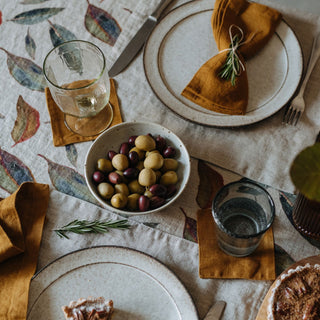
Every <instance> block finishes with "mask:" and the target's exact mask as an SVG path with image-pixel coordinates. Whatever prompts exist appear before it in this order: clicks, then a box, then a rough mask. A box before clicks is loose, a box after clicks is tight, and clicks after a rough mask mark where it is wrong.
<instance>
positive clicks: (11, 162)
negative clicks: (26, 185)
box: [0, 148, 35, 193]
mask: <svg viewBox="0 0 320 320" xmlns="http://www.w3.org/2000/svg"><path fill="white" fill-rule="evenodd" d="M26 181H35V179H34V177H33V175H32V173H31V171H30V170H29V168H28V167H27V166H26V165H25V164H24V163H23V162H22V161H21V160H19V159H18V158H17V157H15V156H14V155H12V154H10V153H9V152H7V151H4V150H2V149H1V148H0V187H1V188H2V189H4V190H6V191H7V192H9V193H13V192H14V191H15V190H16V189H17V188H18V186H19V185H20V184H21V183H23V182H26Z"/></svg>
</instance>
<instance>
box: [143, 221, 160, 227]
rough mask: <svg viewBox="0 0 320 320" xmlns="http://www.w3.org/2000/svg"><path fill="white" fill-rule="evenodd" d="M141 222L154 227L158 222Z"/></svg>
mask: <svg viewBox="0 0 320 320" xmlns="http://www.w3.org/2000/svg"><path fill="white" fill-rule="evenodd" d="M143 224H144V225H145V226H147V227H150V228H156V227H157V226H158V224H159V223H158V222H143Z"/></svg>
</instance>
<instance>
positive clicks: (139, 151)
mask: <svg viewBox="0 0 320 320" xmlns="http://www.w3.org/2000/svg"><path fill="white" fill-rule="evenodd" d="M132 151H135V152H136V153H137V154H138V157H139V160H142V159H144V157H145V154H146V153H145V152H144V151H143V150H140V149H138V148H137V147H133V148H132V149H130V152H132Z"/></svg>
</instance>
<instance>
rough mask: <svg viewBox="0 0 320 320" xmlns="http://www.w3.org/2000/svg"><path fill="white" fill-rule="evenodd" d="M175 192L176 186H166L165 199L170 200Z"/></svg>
mask: <svg viewBox="0 0 320 320" xmlns="http://www.w3.org/2000/svg"><path fill="white" fill-rule="evenodd" d="M176 192H177V186H176V185H175V184H169V185H168V186H167V193H166V196H165V198H166V199H168V198H171V197H172V196H173V195H174V194H175V193H176Z"/></svg>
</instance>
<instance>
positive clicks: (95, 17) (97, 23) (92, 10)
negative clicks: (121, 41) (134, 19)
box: [85, 0, 121, 46]
mask: <svg viewBox="0 0 320 320" xmlns="http://www.w3.org/2000/svg"><path fill="white" fill-rule="evenodd" d="M87 2H88V9H87V12H86V16H85V27H86V29H87V30H88V31H89V32H90V33H91V34H92V35H93V36H94V37H96V38H98V39H100V40H101V41H103V42H105V43H107V44H109V45H111V46H113V45H114V44H115V42H116V41H117V39H118V37H119V35H120V33H121V27H120V25H119V24H118V22H117V21H116V20H115V19H114V18H113V17H112V16H111V15H110V14H109V13H108V12H106V11H104V10H102V9H100V8H98V7H96V6H94V5H92V4H90V3H89V1H88V0H87Z"/></svg>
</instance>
